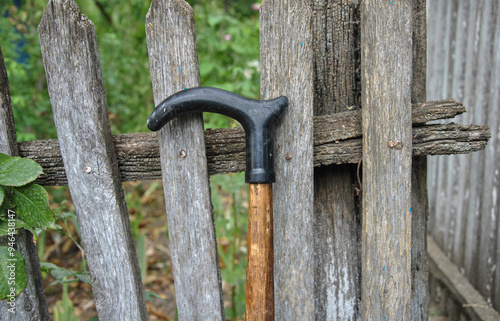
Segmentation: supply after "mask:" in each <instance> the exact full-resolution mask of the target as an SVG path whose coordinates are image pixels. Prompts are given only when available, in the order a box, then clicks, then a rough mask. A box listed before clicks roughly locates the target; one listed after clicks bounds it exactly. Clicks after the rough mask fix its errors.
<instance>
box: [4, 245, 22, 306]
mask: <svg viewBox="0 0 500 321" xmlns="http://www.w3.org/2000/svg"><path fill="white" fill-rule="evenodd" d="M8 242H11V240H10V238H9V239H8ZM14 242H15V241H14ZM12 245H13V244H12ZM0 262H2V263H1V264H0V300H4V299H7V302H13V301H14V300H15V298H16V297H17V296H18V295H19V293H21V292H22V291H23V290H24V288H25V287H26V285H27V284H28V277H27V275H26V266H25V265H24V257H23V256H22V255H21V253H19V252H18V251H16V250H14V247H13V246H11V245H9V247H7V246H0Z"/></svg>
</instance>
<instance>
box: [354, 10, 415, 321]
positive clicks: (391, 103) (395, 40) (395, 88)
mask: <svg viewBox="0 0 500 321" xmlns="http://www.w3.org/2000/svg"><path fill="white" fill-rule="evenodd" d="M411 82H412V4H411V3H410V1H409V0H404V1H392V2H388V1H382V0H366V1H363V2H362V4H361V84H362V93H361V105H362V106H363V109H362V114H363V194H362V196H363V199H362V201H363V206H362V208H363V209H362V213H363V215H362V236H361V237H362V247H363V249H362V273H363V274H362V282H361V283H362V291H361V292H362V307H361V309H362V316H363V319H370V320H384V318H385V319H394V320H397V319H400V320H405V319H406V320H408V319H411V222H412V221H411V183H410V182H411V157H412V148H411V146H412V142H411V100H410V99H411ZM398 140H399V141H400V142H401V143H402V146H401V148H396V147H392V148H391V147H389V145H388V143H389V142H390V141H394V142H396V141H398Z"/></svg>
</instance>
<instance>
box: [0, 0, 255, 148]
mask: <svg viewBox="0 0 500 321" xmlns="http://www.w3.org/2000/svg"><path fill="white" fill-rule="evenodd" d="M13 2H14V1H13V0H7V5H6V6H4V9H3V10H7V11H8V16H7V18H6V19H0V44H2V51H3V56H4V60H5V63H6V67H7V72H8V75H9V83H10V90H11V97H12V104H13V108H14V117H15V119H16V133H17V137H18V140H20V141H26V140H34V139H47V138H56V130H55V127H54V123H53V120H52V110H51V105H50V100H49V96H48V91H47V83H46V79H45V73H44V69H43V65H42V58H41V51H40V44H39V39H38V31H37V25H38V23H39V22H40V19H41V17H42V14H43V10H44V8H45V6H46V5H47V1H45V0H26V1H23V4H22V6H21V7H20V8H16V7H15V6H14V5H13ZM75 2H76V3H77V4H78V6H79V7H80V11H81V13H82V14H85V15H86V16H88V17H89V18H90V19H91V20H92V21H93V23H94V25H95V30H96V36H97V43H98V48H99V55H100V62H101V68H102V75H103V80H104V84H105V88H106V96H107V103H108V110H109V116H110V120H111V128H112V132H113V134H119V133H129V132H137V131H147V128H146V119H147V118H148V116H149V113H150V112H151V111H152V110H153V108H154V102H153V93H152V87H151V79H150V75H149V60H148V55H147V44H146V33H145V25H144V17H145V15H146V13H147V10H148V8H149V6H150V2H151V1H150V0H131V1H127V5H123V3H122V2H121V1H118V0H108V1H99V2H97V1H83V0H76V1H75ZM188 2H190V3H191V4H192V5H193V7H194V12H195V18H196V28H197V37H198V50H199V61H200V73H201V85H202V86H213V87H218V88H222V89H226V90H230V91H233V92H236V93H239V94H241V95H244V96H246V97H249V98H254V99H257V98H259V45H258V44H259V31H258V20H259V19H258V12H256V11H252V10H251V4H252V2H253V1H249V0H239V1H234V2H231V5H230V7H229V8H227V11H226V10H225V8H224V3H223V2H222V1H213V0H199V1H191V0H190V1H188ZM98 4H99V5H98ZM236 9H238V10H236ZM0 10H2V9H0ZM0 13H1V14H5V11H2V12H0ZM26 111H29V112H26ZM205 121H206V123H207V125H206V127H211V128H218V127H227V126H234V125H235V124H236V123H235V122H234V121H233V120H231V119H229V118H226V117H224V116H221V115H218V114H210V115H206V116H205Z"/></svg>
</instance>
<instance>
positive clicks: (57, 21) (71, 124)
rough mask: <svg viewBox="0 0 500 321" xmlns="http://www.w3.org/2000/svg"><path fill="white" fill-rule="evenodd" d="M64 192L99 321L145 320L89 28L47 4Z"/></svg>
mask: <svg viewBox="0 0 500 321" xmlns="http://www.w3.org/2000/svg"><path fill="white" fill-rule="evenodd" d="M38 30H39V34H40V44H41V48H42V57H43V62H44V66H45V71H46V77H47V84H48V88H49V95H50V100H51V103H52V109H53V112H54V122H55V124H56V127H57V134H58V139H59V143H60V147H61V154H62V157H63V161H64V168H65V171H66V175H67V177H68V186H69V189H70V192H71V196H72V199H73V203H74V205H75V209H76V214H77V216H78V223H79V225H80V228H81V235H82V241H83V245H84V247H85V253H86V258H87V261H88V267H89V271H90V277H91V280H92V289H93V293H94V297H95V301H96V307H97V311H98V313H99V318H100V319H101V320H147V313H146V307H145V303H144V295H143V289H142V282H141V275H140V271H139V263H138V261H137V255H136V250H135V244H134V239H133V237H132V231H131V228H130V220H129V216H128V211H127V205H126V203H125V197H124V193H123V188H122V185H121V178H120V175H119V171H118V166H117V162H116V154H115V152H114V144H113V141H112V138H111V129H110V125H109V118H108V113H107V102H106V95H105V90H104V83H103V80H102V75H101V69H100V61H99V53H98V51H97V43H96V37H95V30H94V25H93V23H92V22H91V21H90V20H89V19H88V18H87V17H85V16H83V15H80V12H79V8H78V6H77V5H76V4H75V3H74V2H73V1H67V0H66V1H61V0H53V1H50V2H49V3H48V5H47V7H46V8H45V10H44V13H43V17H42V21H41V22H40V25H39V27H38Z"/></svg>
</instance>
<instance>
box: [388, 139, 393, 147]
mask: <svg viewBox="0 0 500 321" xmlns="http://www.w3.org/2000/svg"><path fill="white" fill-rule="evenodd" d="M387 146H389V148H393V147H394V142H393V141H392V140H390V141H389V142H388V143H387Z"/></svg>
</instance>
